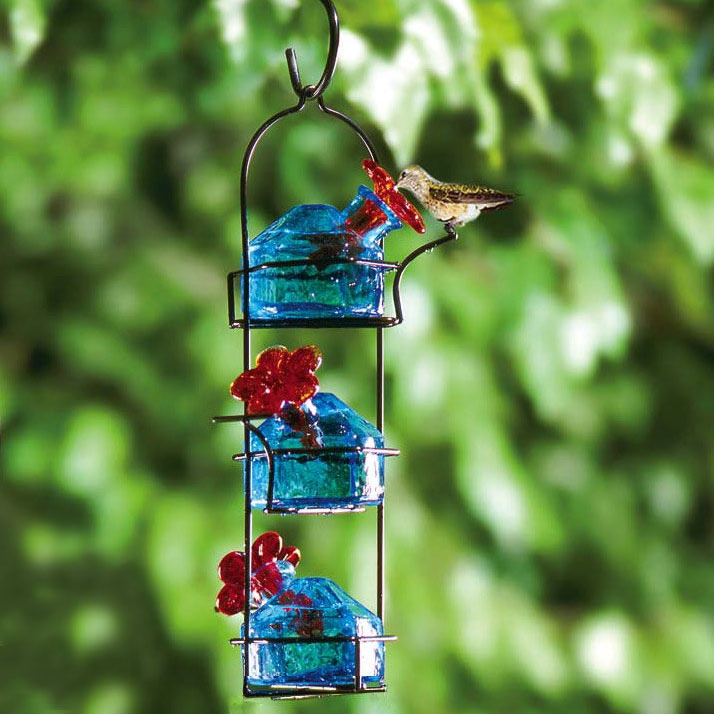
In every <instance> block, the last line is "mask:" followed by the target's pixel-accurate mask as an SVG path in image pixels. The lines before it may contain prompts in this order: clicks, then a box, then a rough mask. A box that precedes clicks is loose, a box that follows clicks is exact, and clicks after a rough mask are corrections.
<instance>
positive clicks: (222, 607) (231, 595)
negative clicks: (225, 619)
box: [216, 583, 245, 615]
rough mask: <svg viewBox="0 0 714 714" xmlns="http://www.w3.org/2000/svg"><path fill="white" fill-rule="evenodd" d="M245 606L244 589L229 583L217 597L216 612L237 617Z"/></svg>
mask: <svg viewBox="0 0 714 714" xmlns="http://www.w3.org/2000/svg"><path fill="white" fill-rule="evenodd" d="M244 606H245V597H244V596H243V588H242V587H238V586H237V585H233V584H231V583H227V584H226V585H224V586H223V587H222V588H221V590H220V591H219V593H218V596H217V597H216V610H217V611H218V612H221V613H223V614H224V615H235V614H237V613H239V612H240V611H241V610H242V609H243V607H244Z"/></svg>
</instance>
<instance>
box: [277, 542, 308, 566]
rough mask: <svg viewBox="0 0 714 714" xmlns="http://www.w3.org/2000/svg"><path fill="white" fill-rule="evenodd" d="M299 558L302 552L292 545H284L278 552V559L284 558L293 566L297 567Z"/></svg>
mask: <svg viewBox="0 0 714 714" xmlns="http://www.w3.org/2000/svg"><path fill="white" fill-rule="evenodd" d="M301 558H302V554H301V553H300V549H299V548H297V547H296V546H294V545H286V546H285V547H284V548H283V549H282V550H281V551H280V552H279V553H278V560H284V561H286V562H287V563H290V564H291V565H292V566H293V567H295V568H297V566H298V563H299V562H300V559H301Z"/></svg>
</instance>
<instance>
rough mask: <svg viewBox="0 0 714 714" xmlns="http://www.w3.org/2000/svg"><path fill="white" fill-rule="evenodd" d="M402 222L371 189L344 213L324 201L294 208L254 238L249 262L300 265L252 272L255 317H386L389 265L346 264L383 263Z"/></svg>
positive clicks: (359, 194) (253, 264) (361, 193)
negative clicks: (387, 239) (387, 242)
mask: <svg viewBox="0 0 714 714" xmlns="http://www.w3.org/2000/svg"><path fill="white" fill-rule="evenodd" d="M401 225H402V223H401V221H400V220H399V219H398V218H397V216H396V215H395V214H394V213H393V211H392V210H391V209H390V208H389V207H388V206H387V205H386V203H384V202H383V201H382V200H381V199H380V198H378V197H377V196H376V194H374V193H372V191H370V190H369V189H368V188H366V187H365V186H360V187H359V190H358V192H357V196H356V197H355V199H354V200H353V201H352V202H351V203H350V205H349V206H347V208H346V209H345V210H344V211H342V212H340V211H338V210H337V209H336V208H334V207H333V206H327V205H319V204H316V205H303V206H295V207H294V208H291V209H290V210H289V211H288V212H287V213H286V214H285V215H283V216H282V217H281V218H279V219H278V220H277V221H275V222H274V223H273V224H271V225H270V226H269V227H268V228H266V229H265V230H264V231H263V232H262V233H260V234H259V235H258V236H256V237H255V238H254V239H253V240H252V241H251V242H250V244H249V248H248V263H249V266H250V267H251V268H255V267H256V266H267V265H268V264H274V263H276V262H277V263H284V262H288V261H301V262H302V264H301V265H292V266H280V265H278V266H275V265H273V266H271V267H260V268H259V269H257V270H253V271H251V272H250V273H249V283H250V317H251V319H260V320H284V319H313V318H323V319H324V318H335V317H358V318H359V317H380V316H381V315H382V314H383V313H384V273H385V271H386V270H389V269H391V268H388V267H386V266H384V265H364V264H360V263H356V262H344V261H345V260H348V261H353V260H361V261H378V262H383V261H384V250H383V248H382V245H381V241H382V239H383V238H384V236H385V235H386V234H387V233H389V231H392V230H394V229H396V228H400V227H401ZM335 260H338V261H343V262H337V263H335V262H330V261H335ZM242 289H243V281H242V280H241V291H242Z"/></svg>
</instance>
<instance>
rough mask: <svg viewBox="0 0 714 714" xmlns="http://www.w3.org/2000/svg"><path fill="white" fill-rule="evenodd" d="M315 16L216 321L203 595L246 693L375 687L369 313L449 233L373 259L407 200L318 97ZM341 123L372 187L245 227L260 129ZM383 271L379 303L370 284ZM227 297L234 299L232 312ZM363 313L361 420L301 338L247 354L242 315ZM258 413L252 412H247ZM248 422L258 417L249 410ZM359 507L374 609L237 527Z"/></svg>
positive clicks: (378, 479)
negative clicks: (224, 619)
mask: <svg viewBox="0 0 714 714" xmlns="http://www.w3.org/2000/svg"><path fill="white" fill-rule="evenodd" d="M320 2H321V3H322V5H323V6H324V8H325V10H326V12H327V16H328V20H329V28H330V41H329V49H328V56H327V62H326V65H325V69H324V71H323V74H322V76H321V78H320V79H319V81H318V82H317V83H316V84H308V85H304V84H302V82H301V80H300V73H299V70H298V65H297V58H296V55H295V51H294V50H293V49H292V48H290V49H288V50H287V51H286V57H287V63H288V70H289V73H290V80H291V83H292V87H293V90H294V92H295V94H296V95H297V98H298V101H297V103H296V104H294V105H293V106H290V107H288V108H287V109H284V110H283V111H281V112H278V113H277V114H275V115H274V116H272V117H270V118H269V119H268V120H267V121H266V122H265V123H264V124H263V125H262V126H261V127H260V128H259V129H258V130H257V131H256V133H255V134H254V135H253V137H252V139H251V140H250V142H249V144H248V146H247V148H246V151H245V154H244V157H243V164H242V169H241V179H240V211H241V229H242V265H241V268H240V269H239V270H235V271H233V272H231V273H229V275H228V317H229V325H230V326H231V327H234V328H240V329H242V331H243V372H242V373H241V374H240V375H239V376H238V377H237V378H236V379H235V381H234V382H233V384H232V385H231V393H232V394H233V396H234V397H236V398H237V399H239V400H241V401H242V402H243V403H244V411H243V414H240V415H235V416H222V417H215V419H214V421H215V422H239V423H241V424H242V425H243V437H244V444H245V452H243V453H240V454H236V455H235V456H234V459H235V460H237V461H241V462H242V464H243V493H244V511H243V523H244V533H243V535H244V550H243V551H235V552H233V553H229V554H228V555H227V556H226V557H225V558H223V560H222V561H221V564H220V566H219V577H220V579H221V581H222V582H223V587H222V589H221V591H220V592H219V594H218V599H217V602H216V609H217V611H219V612H221V613H224V614H226V615H235V614H238V613H242V614H243V623H242V626H241V632H240V637H237V638H234V639H232V640H231V644H233V645H235V646H239V647H240V649H241V652H242V659H243V694H244V696H246V697H273V698H301V697H314V696H326V695H333V694H350V693H352V694H354V693H367V692H369V693H373V692H383V691H385V690H386V682H385V642H389V641H392V640H395V639H396V638H395V637H394V636H391V635H385V634H384V614H385V608H384V600H385V598H384V581H385V557H384V556H385V543H384V521H385V503H384V495H385V492H386V490H387V487H386V485H385V478H384V462H385V458H384V457H385V456H395V455H397V454H398V453H399V452H398V451H397V450H396V449H391V448H386V447H385V440H384V337H383V330H384V328H389V327H393V326H395V325H398V324H400V323H401V322H402V320H403V314H402V305H401V299H400V294H399V289H400V284H401V279H402V275H403V273H404V270H405V269H406V268H407V266H408V265H409V264H410V263H411V262H412V261H413V260H414V259H415V258H417V257H418V256H420V255H422V254H423V253H425V252H427V251H430V250H431V249H432V248H434V247H436V246H438V245H440V244H442V243H446V242H448V241H452V240H455V239H456V238H457V237H458V236H457V233H456V232H455V230H454V228H453V226H451V225H449V224H447V225H446V235H444V236H442V237H440V238H438V239H436V240H432V241H430V242H428V243H424V244H422V245H420V246H419V247H418V248H416V249H415V250H413V251H412V252H411V253H409V254H408V255H407V256H406V257H405V258H404V259H403V260H401V261H400V262H387V261H385V260H384V240H385V238H386V237H387V235H388V233H390V232H391V231H393V230H397V229H400V228H401V227H402V226H403V225H405V224H406V225H408V226H410V227H411V228H412V229H414V230H415V231H417V232H418V233H423V232H424V231H425V228H424V224H423V222H422V220H421V217H420V216H419V213H418V212H417V210H416V209H415V208H414V207H413V206H412V205H411V204H410V203H409V202H408V201H407V200H406V198H405V197H404V196H403V195H402V194H401V193H400V192H399V191H398V190H397V188H396V186H395V182H394V180H393V179H392V177H391V176H390V175H389V173H388V172H387V171H386V170H385V169H384V168H383V167H381V166H380V165H379V161H378V158H377V153H376V151H375V148H374V146H373V144H372V143H371V141H370V140H369V138H368V137H367V135H366V134H365V133H364V132H363V130H362V129H361V128H360V127H359V125H358V124H357V123H356V122H355V121H354V120H352V119H351V118H350V117H348V116H347V115H345V114H343V113H341V112H339V111H337V110H335V109H332V108H331V107H328V106H327V104H326V103H325V100H324V98H323V94H324V92H325V90H326V89H327V87H328V85H329V83H330V81H331V79H332V76H333V74H334V72H335V67H336V63H337V50H338V45H339V25H338V17H337V11H336V9H335V7H334V5H333V3H332V2H330V0H320ZM310 104H313V105H316V106H317V108H318V109H319V111H321V112H323V113H324V114H327V115H328V116H330V117H332V118H334V119H336V120H338V121H340V122H342V123H343V124H345V125H346V126H347V127H348V128H349V129H350V130H351V131H353V132H354V133H356V134H357V136H358V137H359V139H360V140H361V142H362V144H363V146H364V149H365V151H366V154H367V156H366V158H365V159H364V161H363V163H362V166H363V168H364V169H365V170H366V172H367V175H368V176H369V178H370V179H371V181H372V183H373V186H372V187H371V188H368V187H366V186H358V187H356V189H355V196H354V198H352V199H351V200H350V199H347V200H346V201H345V208H343V209H342V210H340V209H338V208H336V207H333V206H329V205H300V206H295V207H293V208H291V209H290V210H288V211H287V212H286V213H285V214H284V215H283V216H282V217H280V218H278V219H277V220H275V221H274V222H273V223H272V224H271V225H270V226H269V227H268V228H266V229H265V230H264V231H262V232H261V233H260V234H259V235H257V236H255V237H253V238H252V239H251V237H250V232H249V227H248V209H247V185H248V173H249V169H250V166H251V163H252V161H253V156H254V154H255V151H256V149H257V147H258V144H259V143H260V141H261V139H262V138H263V136H264V135H265V134H266V132H267V131H268V130H269V129H270V128H271V127H273V126H274V125H275V124H276V123H277V122H279V121H280V120H282V119H284V118H285V117H287V116H289V115H291V114H296V113H298V112H301V111H303V109H305V108H306V107H307V106H308V105H310ZM388 277H389V278H390V279H391V281H392V282H391V295H392V307H391V311H392V313H393V314H387V313H388V308H387V305H386V301H385V285H386V281H387V278H388ZM238 310H240V314H238ZM283 327H308V328H312V329H314V330H315V331H319V330H321V329H323V328H370V329H372V330H373V332H374V335H375V350H376V369H375V373H374V380H373V389H374V395H375V413H376V416H375V418H374V424H372V423H370V422H369V421H368V420H367V419H365V418H364V417H362V416H360V415H359V414H357V412H355V411H354V410H353V409H352V408H351V407H349V406H348V405H347V404H345V403H344V402H343V401H342V400H341V399H339V398H338V397H337V396H335V395H334V394H326V393H321V392H318V386H319V385H318V380H317V378H316V377H315V374H314V373H315V370H316V369H317V368H318V367H319V365H320V362H321V359H322V354H321V351H320V350H319V348H317V347H316V346H314V345H307V346H304V347H300V348H298V349H294V350H292V351H290V350H289V349H288V348H286V347H283V346H275V347H271V348H269V349H267V350H264V351H263V352H261V353H260V354H259V355H257V358H256V362H255V366H253V365H252V363H253V359H252V350H251V334H252V331H253V330H256V329H272V328H283ZM258 423H259V424H258ZM256 424H258V425H256ZM372 507H373V508H375V509H376V512H377V518H376V522H377V529H376V533H375V549H376V570H377V572H376V593H375V603H374V609H373V610H370V609H368V608H367V607H365V606H364V605H362V604H361V603H358V602H357V601H356V600H354V599H353V598H352V597H350V595H348V594H347V593H346V592H345V591H344V590H343V589H342V588H340V587H339V586H338V585H337V584H336V583H334V582H333V581H332V580H329V579H327V578H297V577H295V566H297V564H298V563H299V561H300V557H301V555H300V551H299V550H298V549H297V548H294V547H293V546H288V547H284V546H283V544H282V538H281V537H280V536H279V535H278V534H277V533H274V532H270V533H265V534H263V535H262V536H260V538H258V539H257V540H256V541H255V542H253V510H254V509H256V508H258V509H263V510H264V511H265V512H266V513H269V514H273V513H277V514H283V515H284V514H295V515H300V514H311V513H347V512H352V513H355V512H360V511H364V510H365V509H366V508H372Z"/></svg>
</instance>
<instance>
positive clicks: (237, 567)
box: [218, 550, 245, 588]
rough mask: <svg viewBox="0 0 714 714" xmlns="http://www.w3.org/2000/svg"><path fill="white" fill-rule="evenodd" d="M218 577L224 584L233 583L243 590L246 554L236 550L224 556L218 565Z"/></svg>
mask: <svg viewBox="0 0 714 714" xmlns="http://www.w3.org/2000/svg"><path fill="white" fill-rule="evenodd" d="M218 577H219V578H220V579H221V580H222V581H223V582H224V583H233V584H235V585H240V587H241V588H242V587H243V579H244V578H245V553H243V552H241V551H239V550H234V551H232V552H231V553H227V554H226V555H224V556H223V558H221V562H220V563H218Z"/></svg>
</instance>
